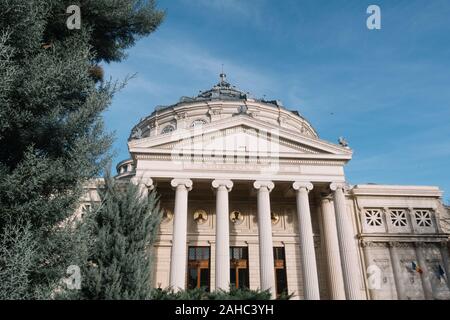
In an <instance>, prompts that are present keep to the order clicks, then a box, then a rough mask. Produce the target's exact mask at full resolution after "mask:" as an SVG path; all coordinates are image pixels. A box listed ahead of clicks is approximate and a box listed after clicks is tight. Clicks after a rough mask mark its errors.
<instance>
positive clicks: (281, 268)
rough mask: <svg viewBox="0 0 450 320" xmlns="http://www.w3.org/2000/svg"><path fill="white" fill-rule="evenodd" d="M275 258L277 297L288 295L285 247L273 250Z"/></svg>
mask: <svg viewBox="0 0 450 320" xmlns="http://www.w3.org/2000/svg"><path fill="white" fill-rule="evenodd" d="M273 258H274V264H275V287H276V288H275V289H276V293H277V297H279V296H280V295H281V294H283V293H287V276H286V260H285V253H284V247H274V248H273Z"/></svg>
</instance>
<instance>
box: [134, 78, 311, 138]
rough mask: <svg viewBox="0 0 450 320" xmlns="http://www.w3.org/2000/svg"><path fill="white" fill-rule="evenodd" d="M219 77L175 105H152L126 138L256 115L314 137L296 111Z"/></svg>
mask: <svg viewBox="0 0 450 320" xmlns="http://www.w3.org/2000/svg"><path fill="white" fill-rule="evenodd" d="M219 78H220V79H219V82H218V83H217V84H216V85H214V86H213V87H212V88H211V89H208V90H206V91H200V93H199V94H198V95H197V96H194V97H186V96H184V97H181V98H180V99H179V101H178V102H177V103H175V104H172V105H169V106H157V107H155V110H154V111H153V112H152V113H151V114H150V115H149V116H148V117H146V118H143V119H141V120H140V122H139V123H138V124H137V125H136V126H135V127H134V128H133V130H132V132H131V135H130V138H129V139H130V140H135V139H141V138H145V137H149V136H155V135H161V134H170V133H171V132H173V131H176V130H177V129H180V128H182V129H188V128H192V127H197V126H198V125H207V124H209V123H211V122H215V121H218V120H223V119H225V118H228V117H234V116H249V117H253V118H258V119H260V120H262V121H264V122H267V123H271V124H272V125H273V126H275V127H284V128H287V129H291V130H294V131H296V132H299V133H301V134H304V135H308V136H312V137H318V136H317V133H316V132H315V130H314V129H313V127H312V126H311V125H310V124H309V123H308V122H307V121H306V119H304V118H303V117H302V116H301V115H300V114H299V113H298V111H295V110H294V111H291V110H288V109H286V108H285V107H284V106H283V104H282V103H281V101H279V100H266V99H255V98H253V97H251V95H250V93H248V92H244V91H242V90H239V89H238V88H236V86H233V85H232V84H230V83H229V82H228V81H227V78H226V75H225V74H224V73H221V74H220V76H219Z"/></svg>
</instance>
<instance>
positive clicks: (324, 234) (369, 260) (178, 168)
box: [85, 74, 450, 299]
mask: <svg viewBox="0 0 450 320" xmlns="http://www.w3.org/2000/svg"><path fill="white" fill-rule="evenodd" d="M128 148H129V152H130V155H131V158H130V159H129V160H125V161H122V162H120V163H119V164H118V165H117V172H118V174H117V176H116V179H118V180H122V181H130V182H132V183H137V184H140V185H141V186H142V188H144V190H145V189H146V188H155V189H156V190H157V192H158V193H159V194H160V196H161V206H162V207H163V208H164V218H163V221H162V223H161V226H160V232H159V236H158V240H157V243H156V244H155V258H156V265H155V266H154V274H153V278H154V284H155V286H159V287H168V286H171V287H172V288H175V289H179V288H195V287H206V288H207V289H208V290H216V289H228V288H229V286H230V284H231V285H234V286H237V287H249V288H251V289H257V288H259V289H269V290H270V291H271V292H272V295H273V297H276V296H278V295H280V294H282V293H283V292H288V293H293V294H294V298H295V299H450V290H449V286H450V282H449V278H448V276H447V275H448V274H449V272H450V270H449V244H448V242H449V236H450V214H449V210H448V208H446V207H445V206H444V205H443V203H442V199H441V196H442V191H441V190H439V188H437V187H424V186H398V185H376V184H366V185H350V184H348V183H347V182H346V177H345V172H344V168H345V165H346V164H347V163H348V162H349V161H350V160H351V159H352V150H351V149H350V148H349V147H348V146H347V143H346V142H345V140H343V139H340V141H339V143H338V144H334V143H330V142H328V141H324V140H322V139H320V138H319V136H318V134H317V132H316V131H315V130H314V128H313V127H312V125H311V124H310V123H309V122H308V121H307V120H306V119H305V118H303V117H302V116H301V114H299V113H298V112H297V111H292V110H289V109H287V108H285V107H284V106H283V105H282V104H281V102H280V101H278V100H275V101H268V100H265V99H255V98H253V97H251V96H250V94H248V93H246V92H243V91H240V90H238V89H237V88H236V87H234V86H232V85H230V84H229V83H228V82H227V80H226V77H225V75H224V74H221V76H220V81H219V83H218V84H217V85H215V86H214V87H213V88H212V89H210V90H207V91H204V92H200V94H199V95H198V96H196V97H193V98H191V97H182V98H181V99H180V100H179V102H177V103H175V104H173V105H170V106H164V107H156V108H155V110H154V112H153V113H152V114H151V115H149V116H148V117H146V118H143V119H141V120H140V121H139V123H138V124H137V125H136V126H135V127H134V128H133V129H132V132H131V135H130V138H129V142H128ZM95 198H96V197H95V184H93V185H92V186H91V189H90V190H89V193H87V195H86V198H85V201H86V202H89V201H91V200H95Z"/></svg>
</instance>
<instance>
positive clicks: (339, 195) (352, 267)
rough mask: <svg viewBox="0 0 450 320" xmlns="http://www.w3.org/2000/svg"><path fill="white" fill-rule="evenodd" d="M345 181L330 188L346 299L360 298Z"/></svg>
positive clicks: (356, 253)
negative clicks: (345, 194) (346, 202)
mask: <svg viewBox="0 0 450 320" xmlns="http://www.w3.org/2000/svg"><path fill="white" fill-rule="evenodd" d="M345 188H346V184H345V183H332V184H330V189H331V190H332V191H334V193H333V196H334V210H335V213H336V226H337V232H338V238H339V252H340V254H341V264H342V275H343V277H344V288H345V295H346V297H347V300H360V299H363V298H362V296H361V292H360V288H359V282H360V279H359V277H360V270H359V261H358V251H357V247H356V243H355V240H354V231H353V225H352V220H351V218H350V216H349V215H348V213H347V208H346V204H345V196H344V189H345Z"/></svg>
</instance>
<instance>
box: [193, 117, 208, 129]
mask: <svg viewBox="0 0 450 320" xmlns="http://www.w3.org/2000/svg"><path fill="white" fill-rule="evenodd" d="M205 124H206V120H203V119H197V120H194V121H193V122H192V124H191V127H192V128H195V127H198V126H203V125H205Z"/></svg>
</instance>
